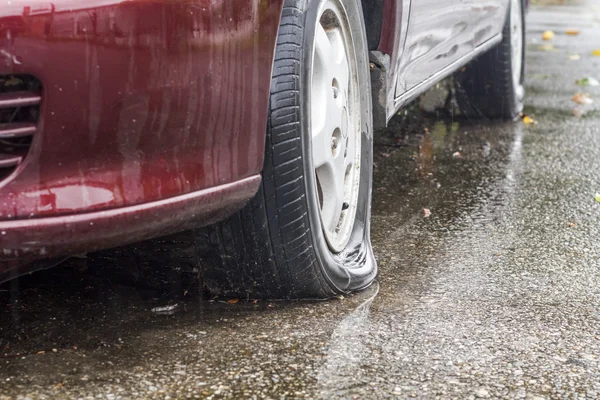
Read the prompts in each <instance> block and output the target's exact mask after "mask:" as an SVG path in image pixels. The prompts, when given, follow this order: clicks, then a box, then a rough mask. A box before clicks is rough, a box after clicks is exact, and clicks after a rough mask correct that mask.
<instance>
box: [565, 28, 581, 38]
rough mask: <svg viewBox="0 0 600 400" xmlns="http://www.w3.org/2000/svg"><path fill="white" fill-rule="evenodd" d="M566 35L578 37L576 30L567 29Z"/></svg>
mask: <svg viewBox="0 0 600 400" xmlns="http://www.w3.org/2000/svg"><path fill="white" fill-rule="evenodd" d="M567 35H569V36H577V35H579V31H578V30H577V29H567Z"/></svg>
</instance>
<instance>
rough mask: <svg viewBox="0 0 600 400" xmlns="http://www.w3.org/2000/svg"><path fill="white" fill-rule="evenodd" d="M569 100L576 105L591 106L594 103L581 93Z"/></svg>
mask: <svg viewBox="0 0 600 400" xmlns="http://www.w3.org/2000/svg"><path fill="white" fill-rule="evenodd" d="M571 100H573V101H574V102H575V103H577V104H592V103H593V102H594V100H592V98H591V97H590V96H588V95H587V94H583V93H581V92H579V93H577V94H576V95H575V96H573V97H571Z"/></svg>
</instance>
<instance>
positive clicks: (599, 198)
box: [594, 193, 600, 203]
mask: <svg viewBox="0 0 600 400" xmlns="http://www.w3.org/2000/svg"><path fill="white" fill-rule="evenodd" d="M594 199H596V201H597V202H598V203H600V193H596V195H595V196H594Z"/></svg>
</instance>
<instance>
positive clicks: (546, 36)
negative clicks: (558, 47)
mask: <svg viewBox="0 0 600 400" xmlns="http://www.w3.org/2000/svg"><path fill="white" fill-rule="evenodd" d="M542 39H544V40H552V39H554V32H552V31H545V32H544V33H542Z"/></svg>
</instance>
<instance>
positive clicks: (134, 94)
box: [0, 0, 525, 298]
mask: <svg viewBox="0 0 600 400" xmlns="http://www.w3.org/2000/svg"><path fill="white" fill-rule="evenodd" d="M524 9H525V4H524V3H523V0H485V1H484V0H374V1H371V0H363V1H362V2H361V1H360V0H239V1H236V2H231V1H227V0H210V1H209V0H197V1H190V2H172V1H167V0H155V1H144V2H142V1H127V2H120V1H114V0H90V1H86V2H81V1H75V0H58V1H56V2H54V3H47V4H42V3H32V2H31V1H29V0H13V1H12V3H11V4H9V5H4V6H2V8H1V9H0V281H2V280H7V279H10V278H11V277H14V276H16V275H18V274H20V273H23V272H26V271H31V270H34V269H36V268H41V267H44V266H47V265H49V264H48V263H47V262H39V261H37V260H44V259H55V258H57V257H59V259H60V257H64V256H69V255H72V254H77V253H83V252H89V251H93V250H97V249H102V248H108V247H113V246H117V245H122V244H126V243H132V242H136V241H140V240H145V239H149V238H154V237H157V236H160V235H165V234H169V233H173V232H177V231H183V230H188V229H196V230H195V231H194V235H195V246H196V249H197V251H198V253H199V254H201V255H200V256H199V257H198V258H197V260H198V266H199V267H200V269H201V271H202V276H203V282H204V284H205V285H206V286H207V288H208V289H209V290H211V291H212V292H214V293H216V294H222V295H227V296H236V297H249V298H327V297H331V296H335V295H338V294H341V293H346V292H349V291H353V290H357V289H361V288H364V287H366V286H368V285H369V284H370V283H371V282H372V281H373V279H374V278H375V276H376V272H377V267H376V261H375V258H374V255H373V250H372V247H371V242H370V236H369V229H370V207H371V191H372V187H371V185H372V183H371V175H372V164H373V161H372V157H373V150H372V143H373V134H374V132H375V129H376V128H378V127H382V126H385V124H386V123H387V121H388V120H389V119H390V118H391V117H392V116H393V115H394V114H395V113H396V112H397V110H399V109H400V108H401V107H402V106H403V105H405V104H407V103H408V102H410V101H411V100H413V99H414V98H415V97H416V96H418V95H419V94H420V93H422V92H423V91H424V90H426V89H427V88H429V87H431V86H432V85H434V84H435V83H437V82H439V81H440V80H441V79H443V78H445V77H447V76H448V75H450V74H452V73H454V72H455V71H459V73H458V75H457V76H456V79H455V81H456V92H457V100H458V102H459V104H460V106H461V109H462V111H463V112H464V114H465V115H467V116H469V117H481V116H484V117H488V118H501V119H514V118H515V117H516V116H517V115H518V114H519V112H520V111H521V110H522V107H523V95H524V90H523V76H524V74H523V63H524V57H523V52H524ZM473 59H475V60H474V61H473V62H472V63H470V64H468V65H467V63H468V62H469V61H471V60H473ZM465 65H467V66H466V67H465V68H463V67H464V66H465ZM215 223H216V224H215ZM211 224H212V225H211ZM206 225H211V226H210V227H209V228H207V229H197V228H198V227H200V226H206ZM201 250H202V251H201Z"/></svg>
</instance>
